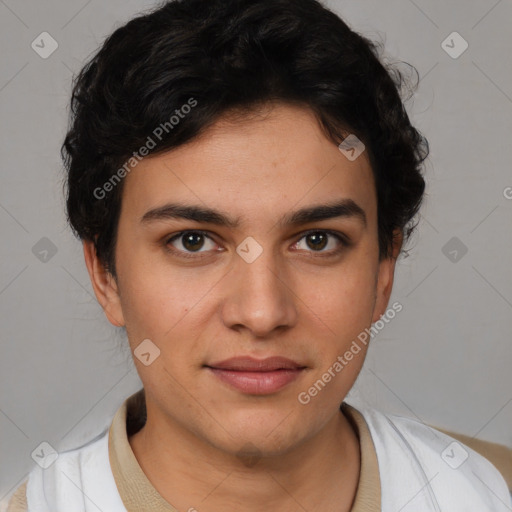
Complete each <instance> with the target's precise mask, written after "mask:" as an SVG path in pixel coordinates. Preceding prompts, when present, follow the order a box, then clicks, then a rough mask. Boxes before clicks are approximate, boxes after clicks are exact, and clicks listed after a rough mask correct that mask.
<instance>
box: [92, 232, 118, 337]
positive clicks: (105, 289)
mask: <svg viewBox="0 0 512 512" xmlns="http://www.w3.org/2000/svg"><path fill="white" fill-rule="evenodd" d="M83 249H84V257H85V264H86V265H87V271H88V272H89V277H90V279H91V283H92V287H93V289H94V294H95V295H96V298H97V299H98V302H99V303H100V305H101V307H102V308H103V311H104V312H105V315H106V317H107V318H108V320H109V322H110V323H111V324H112V325H115V326H116V327H122V326H124V324H125V322H124V316H123V310H122V307H121V301H120V298H119V289H118V286H117V283H116V281H115V279H114V277H113V276H112V274H111V273H110V272H108V271H107V270H106V269H105V266H104V265H103V263H102V262H101V261H100V260H99V259H98V256H97V254H96V247H95V246H94V243H93V242H90V241H84V242H83Z"/></svg>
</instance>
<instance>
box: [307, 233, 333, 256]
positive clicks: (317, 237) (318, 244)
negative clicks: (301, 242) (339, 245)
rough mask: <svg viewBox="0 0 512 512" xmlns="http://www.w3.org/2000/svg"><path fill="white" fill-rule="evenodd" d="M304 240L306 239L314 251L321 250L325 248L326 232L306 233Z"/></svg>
mask: <svg viewBox="0 0 512 512" xmlns="http://www.w3.org/2000/svg"><path fill="white" fill-rule="evenodd" d="M306 240H307V241H308V242H307V243H308V246H309V247H310V248H312V249H314V250H315V251H317V250H320V251H321V250H322V249H323V248H325V246H326V245H327V242H328V236H327V234H326V233H322V232H318V233H311V234H309V235H306Z"/></svg>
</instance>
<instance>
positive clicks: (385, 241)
mask: <svg viewBox="0 0 512 512" xmlns="http://www.w3.org/2000/svg"><path fill="white" fill-rule="evenodd" d="M382 46H383V45H382V43H380V44H379V43H376V42H373V41H370V40H369V39H367V38H365V37H363V36H362V35H360V34H358V33H356V32H354V31H353V30H351V29H350V28H349V27H348V26H347V25H346V24H345V22H343V21H342V20H341V19H340V18H339V17H338V16H337V15H335V14H334V13H333V12H331V11H330V10H328V9H327V8H325V7H324V6H322V5H321V4H320V3H319V2H318V1H316V0H174V1H168V2H164V3H162V4H160V5H159V6H158V7H157V8H156V9H155V10H152V11H150V12H146V13H143V14H141V15H139V16H138V17H136V18H134V19H132V20H131V21H129V22H128V23H126V24H125V25H124V26H121V27H120V28H118V29H116V30H115V31H114V32H113V33H112V34H111V35H110V36H109V37H108V38H107V39H106V40H105V42H104V43H103V45H102V46H101V47H100V49H99V50H98V51H97V52H96V53H95V54H94V55H93V56H92V57H91V58H90V59H89V61H88V62H87V63H86V64H85V66H84V67H83V69H82V70H81V71H80V73H79V74H78V75H77V76H76V77H75V79H74V84H73V93H72V99H71V115H70V126H69V131H68V133H67V135H66V138H65V141H64V143H63V145H62V148H61V154H62V158H63V160H64V165H65V168H66V171H67V176H66V183H65V187H66V189H67V198H66V201H67V203H66V204H67V217H68V221H69V223H70V225H71V227H72V229H73V231H74V233H75V235H77V236H78V237H79V238H80V239H82V240H88V241H93V242H94V244H95V248H96V252H97V255H98V257H99V258H100V260H101V261H102V263H103V264H104V265H105V268H106V269H108V270H109V272H110V273H111V274H112V275H113V276H114V277H115V276H116V272H115V245H116V232H117V225H118V220H119V213H120V209H121V208H120V207H121V199H122V190H123V181H122V180H121V179H120V177H122V176H123V175H124V174H125V173H119V171H120V168H121V166H123V164H125V163H126V161H127V160H128V159H130V158H131V157H132V156H133V155H134V152H136V151H137V150H138V149H139V148H141V147H142V146H144V145H145V144H146V145H147V141H148V136H150V135H151V134H153V133H154V132H155V128H156V127H158V126H166V128H165V130H162V129H161V130H160V131H161V132H162V133H161V134H160V132H158V133H159V135H160V139H159V140H158V144H156V147H155V148H154V149H153V150H150V151H149V152H150V153H153V154H156V153H161V152H164V151H168V150H170V149H172V148H176V147H178V146H180V145H181V144H184V143H185V142H188V141H190V140H191V139H193V138H195V137H197V136H198V135H199V134H201V133H202V132H204V131H205V130H206V129H207V128H208V127H209V126H211V125H212V124H213V123H215V122H216V121H217V120H218V119H219V118H220V117H221V116H222V115H225V114H228V113H230V112H238V113H242V114H244V113H246V114H248V113H249V112H250V111H251V110H254V109H255V108H257V107H258V106H261V105H263V104H265V103H268V102H276V101H277V102H283V103H289V104H294V105H300V106H305V107H307V108H309V109H310V110H311V111H312V112H313V113H314V114H315V116H316V118H317V119H318V121H319V124H320V126H321V127H322V129H323V130H324V133H325V134H326V136H327V137H329V138H330V139H331V140H332V141H333V142H334V143H336V144H339V143H340V142H341V141H342V140H343V139H344V138H345V137H346V135H347V134H349V133H353V134H355V135H356V136H357V137H358V138H359V139H360V140H362V141H363V143H364V144H365V146H366V148H367V151H368V156H369V158H370V163H371V167H372V171H373V174H374V178H375V186H376V191H377V203H378V204H377V207H378V237H379V254H380V258H381V259H382V258H385V257H389V256H390V255H391V249H392V242H393V237H394V236H395V233H396V231H395V230H396V229H397V228H398V229H399V232H398V233H399V234H403V235H404V241H405V240H406V239H407V238H409V236H410V234H411V233H412V231H413V230H414V229H415V227H416V225H413V224H412V223H411V221H412V219H413V218H414V216H415V215H416V213H417V212H418V210H419V207H420V204H421V201H422V197H423V193H424V189H425V182H424V179H423V177H422V175H421V165H422V163H423V161H424V160H425V159H426V157H427V156H428V153H429V147H428V141H427V140H426V139H425V138H424V137H423V136H422V135H421V134H420V133H419V132H418V131H417V130H416V129H415V128H414V127H413V126H412V125H411V123H410V121H409V117H408V115H407V113H406V110H405V108H404V105H403V103H402V99H401V92H402V88H403V86H404V84H406V83H407V80H406V79H405V77H404V73H403V72H401V71H400V70H399V69H398V67H396V66H392V65H390V64H387V65H386V64H384V63H383V62H381V60H383V59H381V57H380V55H379V50H380V49H382ZM410 68H411V69H414V70H415V68H414V67H413V66H410ZM192 102H194V103H192ZM187 104H189V105H192V104H194V105H195V106H194V108H190V109H188V110H187V112H188V113H187V115H186V116H180V119H179V121H178V123H176V122H173V123H172V126H171V123H170V122H169V120H170V119H171V118H172V117H173V116H174V118H175V119H177V116H176V115H177V114H179V113H180V112H181V111H180V110H177V109H179V108H180V107H181V106H184V105H187ZM183 112H185V109H183ZM163 123H166V124H163ZM125 171H126V165H125ZM116 172H117V173H118V174H117V176H115V174H116ZM113 178H116V179H117V181H119V184H118V185H117V186H111V187H108V191H109V193H108V194H106V193H105V190H107V188H106V187H105V184H106V183H107V182H108V181H109V180H110V183H113V185H116V184H117V182H115V183H114V182H113V181H112V179H113ZM98 190H102V192H101V194H99V193H98Z"/></svg>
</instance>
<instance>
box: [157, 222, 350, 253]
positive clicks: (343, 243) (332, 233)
mask: <svg viewBox="0 0 512 512" xmlns="http://www.w3.org/2000/svg"><path fill="white" fill-rule="evenodd" d="M187 233H194V234H200V235H203V236H205V237H207V238H209V239H210V240H212V241H214V240H213V239H212V237H211V236H210V235H209V233H208V232H207V231H202V230H199V229H190V230H186V231H180V232H179V233H176V234H175V235H172V236H171V237H170V238H166V239H165V241H164V247H165V250H166V251H167V252H169V253H171V254H173V255H178V256H179V257H183V258H195V259H202V258H205V257H208V254H207V253H208V251H203V252H204V253H206V254H204V255H203V254H202V252H195V253H194V252H184V251H181V250H177V249H174V248H171V247H170V246H169V244H170V243H171V242H173V241H174V240H177V239H179V238H180V237H182V236H183V235H185V234H187ZM317 233H321V234H324V235H330V236H332V237H334V238H335V239H336V240H337V241H338V242H339V243H340V247H338V248H337V249H334V250H331V251H328V252H319V251H312V250H311V251H307V252H311V253H313V254H315V257H320V258H329V257H334V256H337V255H338V254H340V253H341V252H342V251H343V250H344V249H346V248H347V247H349V246H350V245H351V244H350V242H349V240H348V239H347V238H346V237H345V236H343V235H342V234H341V233H337V232H335V231H331V230H329V229H311V230H309V231H305V232H304V233H301V234H300V237H299V238H298V239H297V242H295V243H298V242H299V241H300V240H302V239H303V238H305V237H307V236H308V235H311V234H317ZM294 245H295V244H294Z"/></svg>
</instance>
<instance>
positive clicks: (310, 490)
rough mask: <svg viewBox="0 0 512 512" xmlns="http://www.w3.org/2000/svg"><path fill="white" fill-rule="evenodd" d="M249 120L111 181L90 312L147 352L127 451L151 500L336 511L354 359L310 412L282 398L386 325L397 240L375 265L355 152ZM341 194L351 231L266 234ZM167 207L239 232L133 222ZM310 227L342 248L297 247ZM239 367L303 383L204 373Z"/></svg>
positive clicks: (302, 116) (316, 134)
mask: <svg viewBox="0 0 512 512" xmlns="http://www.w3.org/2000/svg"><path fill="white" fill-rule="evenodd" d="M261 114H262V115H257V116H254V115H253V116H250V117H246V118H240V117H238V118H236V119H235V118H230V117H228V116H224V117H223V118H222V119H221V120H220V121H218V122H217V123H216V124H215V125H213V126H212V127H211V128H209V129H208V130H207V131H206V132H205V133H204V134H203V135H201V136H200V137H199V138H196V139H194V140H193V141H192V142H190V143H187V144H186V145H183V146H180V147H179V148H177V149H175V150H172V151H170V152H167V153H164V154H161V155H156V156H150V157H146V158H145V159H143V160H142V161H141V162H140V163H139V164H138V165H137V166H136V167H135V168H134V169H133V170H132V172H131V173H130V174H129V175H128V176H127V177H126V178H125V180H126V181H125V183H124V190H123V199H122V208H121V216H120V221H119V230H118V239H117V246H116V266H117V279H114V278H113V277H112V276H111V275H110V274H109V273H108V272H106V271H105V268H104V266H103V265H102V263H101V262H100V261H99V260H98V258H97V257H96V254H95V251H94V247H93V245H92V244H91V243H89V242H84V254H85V260H86V264H87V268H88V271H89V274H90V277H91V281H92V284H93V287H94V291H95V293H96V296H97V298H98V301H99V303H100V304H101V306H102V307H103V309H104V311H105V314H106V316H107V318H108V319H109V320H110V322H111V323H112V324H113V325H116V326H125V327H126V331H127V335H128V339H129V343H130V347H131V349H132V352H133V350H135V349H136V348H137V346H138V345H139V344H140V343H141V342H142V340H145V339H150V340H151V341H152V342H153V343H154V344H155V345H156V346H158V348H159V349H160V356H159V357H158V358H156V359H155V360H154V362H152V363H151V364H150V365H149V366H145V365H143V364H142V363H141V362H140V361H139V360H138V358H137V357H134V363H135V365H136V367H137V371H138V372H139V375H140V378H141V380H142V382H143V384H144V388H145V392H146V401H147V413H148V419H147V423H146V425H145V427H144V428H143V429H142V430H141V431H139V432H138V433H137V434H135V435H133V436H132V437H131V438H130V439H129V441H130V445H131V447H132V449H133V451H134V454H135V456H136V458H137V460H138V462H139V464H140V465H141V467H142V469H143V471H144V473H145V474H146V475H147V477H148V479H149V480H150V482H151V483H152V485H153V486H154V487H155V488H156V489H157V491H158V492H159V493H160V494H161V495H162V496H163V497H164V499H166V500H167V501H168V502H169V503H172V504H173V506H175V507H176V508H177V509H178V510H184V511H186V510H189V509H190V508H191V507H195V508H196V509H197V510H199V511H200V512H203V511H204V512H209V511H212V512H213V511H218V510H223V511H239V510H245V511H248V512H252V511H263V510H271V509H273V510H280V511H285V512H286V511H296V510H302V509H305V510H308V511H310V512H313V511H320V510H322V511H335V510H336V511H337V512H339V511H349V510H350V508H351V505H352V503H353V500H354V497H355V494H356V490H357V485H358V480H359V471H360V452H359V448H360V447H359V441H358V437H357V435H356V432H355V430H354V428H353V427H352V426H351V424H350V422H349V421H348V420H347V418H346V417H345V416H344V414H343V413H342V412H341V411H340V409H339V407H340V404H341V402H342V401H343V399H344V397H345V396H346V394H347V393H348V391H349V390H350V388H351V387H352V385H353V384H354V382H355V380H356V378H357V376H358V374H359V372H360V370H361V367H362V365H363V362H364V358H365V355H366V348H365V347H364V345H362V349H363V350H361V352H359V354H357V355H355V356H354V358H353V359H352V360H351V361H350V363H349V364H348V365H347V366H346V367H345V368H344V369H343V371H341V372H339V373H338V374H337V375H336V377H335V378H333V379H332V380H331V381H330V382H329V383H328V385H327V386H326V387H325V388H324V389H323V390H322V391H321V392H319V393H318V395H317V396H315V397H313V398H312V399H311V401H310V402H309V403H308V404H307V405H302V404H301V403H299V401H298V399H297V397H298V394H299V393H300V392H301V391H307V390H308V388H310V387H311V386H312V384H313V383H314V382H316V381H317V380H318V379H319V378H320V377H321V376H322V374H323V373H324V372H325V371H326V370H327V369H328V368H329V367H331V366H332V365H333V363H334V362H335V361H336V358H337V357H338V356H339V355H343V354H344V353H345V352H346V350H347V349H348V348H349V347H350V345H351V343H352V341H353V340H355V339H356V338H357V335H358V334H359V333H360V332H362V331H364V329H365V328H369V327H370V325H371V323H372V322H375V321H377V320H378V319H379V318H380V317H381V315H383V314H384V313H385V311H386V308H387V305H388V301H389V297H390V294H391V290H392V285H393V276H394V268H395V262H396V257H397V256H398V253H399V250H400V246H401V239H400V237H398V240H397V242H396V243H395V246H394V253H393V256H392V257H390V258H388V259H383V260H379V249H378V238H377V199H376V192H375V185H374V180H373V175H372V171H371V167H370V164H369V160H368V158H367V153H366V152H363V153H362V154H361V156H360V157H358V158H357V159H356V160H354V161H349V160H348V159H347V158H346V157H345V156H344V155H343V154H342V153H341V152H340V151H339V149H338V148H337V146H336V145H335V144H334V143H333V142H332V141H330V140H329V139H328V138H327V137H326V135H325V134H324V132H323V131H322V129H321V128H320V125H319V124H318V122H317V120H316V119H315V117H314V115H313V114H312V113H311V112H310V111H309V110H308V109H306V108H300V107H297V106H290V105H285V104H279V103H278V104H274V105H273V106H272V108H271V107H270V105H267V106H266V108H265V111H263V110H261ZM263 114H264V115H263ZM342 198H350V199H352V200H353V201H355V202H356V203H357V204H358V205H359V206H360V207H361V208H362V209H363V210H364V212H365V214H366V226H365V225H364V223H363V222H362V221H361V220H360V219H359V218H357V217H337V218H332V219H327V220H322V221H316V222H312V223H309V224H305V225H300V226H281V225H280V224H278V223H277V221H278V220H279V219H280V218H281V217H282V216H283V215H285V214H288V213H289V212H291V211H294V210H296V209H299V208H302V207H305V206H310V205H317V204H325V203H328V202H331V201H334V200H339V199H342ZM171 201H172V202H177V201H179V202H182V203H184V204H193V205H198V206H203V207H210V208H215V209H218V210H222V211H223V212H225V213H226V214H229V215H230V216H232V217H234V218H240V222H241V224H240V226H239V227H238V228H232V227H225V226H216V225H212V224H207V223H203V222H201V223H199V222H196V221H191V220H184V219H167V220H165V219H164V220H158V221H154V222H151V223H142V222H141V217H142V216H143V215H144V214H145V213H146V212H147V211H148V210H150V209H153V208H156V207H159V206H162V205H164V204H166V203H168V202H171ZM197 229H201V230H205V231H208V235H209V236H210V237H211V238H208V237H204V238H201V237H199V239H195V240H194V241H193V243H192V245H191V244H188V245H187V244H186V242H185V238H184V237H182V238H181V239H177V240H174V242H172V243H169V244H167V247H171V248H173V249H174V250H175V252H176V254H173V253H171V252H169V251H168V250H166V241H167V240H168V239H169V238H171V236H172V235H175V234H178V233H180V232H182V231H185V230H197ZM309 229H318V230H322V229H329V230H332V231H335V232H337V233H340V234H344V235H345V236H347V237H348V238H349V239H350V241H351V244H350V246H347V247H344V246H343V245H341V244H340V242H338V241H337V240H336V238H334V237H329V238H327V243H326V244H325V245H322V244H320V246H318V245H315V242H314V241H311V237H307V236H304V234H303V233H304V231H306V230H309ZM248 236H251V237H253V238H254V239H255V240H256V241H257V242H258V243H259V244H260V246H261V247H262V248H263V252H262V254H261V255H260V256H259V257H258V258H257V259H256V260H255V261H254V262H252V263H247V262H246V261H245V260H244V259H242V258H241V257H240V256H239V255H238V254H237V252H236V248H237V246H239V245H240V244H241V243H242V242H243V241H244V240H245V239H246V237H248ZM193 244H197V245H196V246H194V245H193ZM337 248H341V252H340V253H339V254H338V255H333V256H330V257H322V256H320V254H321V253H323V254H328V253H331V254H333V252H334V251H335V250H336V249H337ZM187 249H188V250H187ZM194 250H196V252H194ZM197 251H199V253H198V252H197ZM184 253H188V254H190V255H191V256H192V257H191V258H186V257H180V256H179V254H184ZM198 255H199V256H204V257H203V258H199V257H198ZM238 355H251V356H253V357H256V358H265V357H268V356H273V355H281V356H285V357H288V358H290V359H293V360H295V361H297V362H300V363H301V364H302V365H304V366H306V367H307V369H306V370H305V371H303V372H302V374H301V375H300V376H299V378H298V379H296V380H295V381H293V382H291V383H290V384H288V385H287V386H286V387H285V388H283V389H281V390H280V391H278V392H276V393H273V394H270V395H263V396H258V395H250V394H246V393H242V392H240V391H238V390H236V389H233V388H231V387H229V386H228V385H226V384H225V383H224V382H222V381H220V380H219V379H218V378H217V377H215V376H214V375H212V374H211V372H210V371H209V370H208V369H207V368H205V367H204V365H205V364H208V363H212V362H214V361H220V360H224V359H227V358H230V357H233V356H238ZM246 452H247V453H246ZM250 453H252V454H253V455H254V458H253V459H247V458H245V457H244V456H243V455H247V454H249V455H250Z"/></svg>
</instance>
